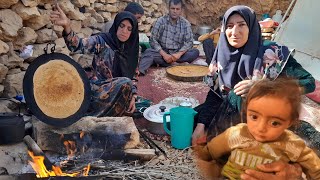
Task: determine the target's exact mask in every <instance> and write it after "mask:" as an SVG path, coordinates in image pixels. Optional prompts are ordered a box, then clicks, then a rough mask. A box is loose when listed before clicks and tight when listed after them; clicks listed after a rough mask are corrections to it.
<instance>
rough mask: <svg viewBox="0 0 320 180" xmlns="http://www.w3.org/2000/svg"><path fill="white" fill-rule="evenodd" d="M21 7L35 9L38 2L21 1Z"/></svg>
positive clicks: (34, 0)
mask: <svg viewBox="0 0 320 180" xmlns="http://www.w3.org/2000/svg"><path fill="white" fill-rule="evenodd" d="M21 1H22V3H23V5H25V6H27V7H36V6H38V4H39V3H38V2H39V1H38V0H21Z"/></svg>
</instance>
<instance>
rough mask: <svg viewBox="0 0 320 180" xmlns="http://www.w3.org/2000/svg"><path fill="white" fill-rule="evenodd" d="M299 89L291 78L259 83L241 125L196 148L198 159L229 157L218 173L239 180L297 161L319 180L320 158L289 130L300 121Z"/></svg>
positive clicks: (252, 94) (255, 86)
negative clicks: (262, 169) (258, 168)
mask: <svg viewBox="0 0 320 180" xmlns="http://www.w3.org/2000/svg"><path fill="white" fill-rule="evenodd" d="M300 94H301V93H300V88H299V85H298V84H297V81H295V80H293V79H283V78H278V79H276V80H274V81H270V80H268V79H264V80H260V81H258V82H256V84H255V85H253V87H252V88H251V89H250V91H249V93H248V95H247V97H246V100H245V101H244V104H243V106H242V112H241V118H243V120H244V121H243V122H245V121H246V122H247V123H246V124H245V123H241V124H238V125H236V126H233V127H230V128H229V129H227V130H226V131H225V132H223V133H222V134H220V135H218V136H217V137H215V138H213V139H212V140H211V141H210V142H208V144H207V145H206V146H205V147H203V148H199V147H198V148H196V154H197V155H198V156H199V158H200V159H202V160H206V161H210V160H218V159H219V158H220V157H222V156H223V155H226V154H230V153H231V154H230V156H229V158H228V161H227V163H226V164H225V165H224V166H223V168H222V172H221V174H222V175H223V176H224V177H227V178H229V179H240V174H241V173H243V172H244V171H245V170H246V169H256V166H257V165H259V164H266V163H271V162H273V161H278V160H281V161H285V162H296V163H299V164H300V165H301V166H302V169H303V171H304V173H305V174H306V175H307V177H308V178H310V179H320V159H319V157H318V156H317V155H316V153H315V152H313V151H312V149H310V148H308V147H307V146H306V144H305V142H304V141H303V140H302V139H301V138H300V137H298V136H297V135H295V134H294V133H293V132H292V131H290V130H288V128H289V127H290V126H292V125H294V124H296V123H298V122H299V119H298V118H299V110H300V103H301V96H300Z"/></svg>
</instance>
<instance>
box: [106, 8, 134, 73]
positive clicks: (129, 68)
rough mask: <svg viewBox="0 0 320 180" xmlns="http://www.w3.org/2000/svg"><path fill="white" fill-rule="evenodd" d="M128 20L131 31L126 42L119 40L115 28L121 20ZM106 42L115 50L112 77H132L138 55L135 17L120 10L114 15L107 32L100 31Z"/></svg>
mask: <svg viewBox="0 0 320 180" xmlns="http://www.w3.org/2000/svg"><path fill="white" fill-rule="evenodd" d="M126 19H127V20H129V22H130V23H131V25H132V31H131V35H130V37H129V39H128V40H127V41H126V42H121V41H120V40H119V39H118V37H117V30H118V27H119V25H120V23H121V22H122V21H123V20H126ZM101 36H102V37H103V38H104V40H105V41H106V43H107V44H108V45H109V46H110V47H111V49H112V50H113V51H114V52H115V59H114V64H113V65H114V68H113V69H114V70H115V71H114V72H113V76H114V77H128V78H130V79H132V78H133V76H134V74H135V70H136V68H137V65H138V55H139V32H138V22H137V19H136V17H135V16H134V15H133V14H132V13H130V12H126V11H123V12H120V13H118V14H117V15H116V17H115V19H114V22H113V24H112V26H111V28H110V30H109V33H101Z"/></svg>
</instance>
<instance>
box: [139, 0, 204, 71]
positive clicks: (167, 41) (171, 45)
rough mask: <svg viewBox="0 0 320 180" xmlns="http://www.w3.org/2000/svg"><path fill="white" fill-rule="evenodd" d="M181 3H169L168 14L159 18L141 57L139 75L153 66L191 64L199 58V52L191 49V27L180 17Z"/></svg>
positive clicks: (176, 1)
mask: <svg viewBox="0 0 320 180" xmlns="http://www.w3.org/2000/svg"><path fill="white" fill-rule="evenodd" d="M181 13H182V1H181V0H170V1H169V14H168V15H165V16H162V17H160V18H159V19H158V20H157V22H156V23H155V25H154V27H153V28H152V31H151V37H150V45H151V48H149V49H147V50H146V51H145V52H144V53H143V54H142V57H141V60H140V63H139V72H140V74H143V75H144V74H146V71H147V69H148V68H149V67H150V66H152V65H153V64H158V65H160V66H164V67H167V66H170V64H172V63H173V62H178V63H183V62H188V63H191V62H192V61H194V60H195V59H196V58H197V57H198V56H199V50H198V49H193V48H192V46H193V34H192V30H191V25H190V23H189V22H188V20H186V19H185V18H183V17H181Z"/></svg>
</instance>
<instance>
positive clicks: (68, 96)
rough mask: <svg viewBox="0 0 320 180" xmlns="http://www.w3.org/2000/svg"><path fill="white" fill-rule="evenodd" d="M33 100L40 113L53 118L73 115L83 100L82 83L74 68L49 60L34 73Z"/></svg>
mask: <svg viewBox="0 0 320 180" xmlns="http://www.w3.org/2000/svg"><path fill="white" fill-rule="evenodd" d="M33 83H34V86H33V88H34V98H35V101H36V103H37V105H38V107H39V108H40V109H41V111H42V112H43V113H44V114H45V115H47V116H49V117H53V118H66V117H68V116H71V115H73V114H75V113H76V112H77V111H78V110H79V108H80V106H81V104H82V102H83V100H84V94H85V91H84V86H83V81H82V79H81V77H80V75H79V73H78V72H77V70H76V68H75V67H74V66H72V65H71V64H69V63H68V62H66V61H63V60H59V59H56V60H51V61H49V62H47V63H45V64H43V65H41V66H39V67H38V69H37V70H36V71H35V73H34V76H33Z"/></svg>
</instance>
